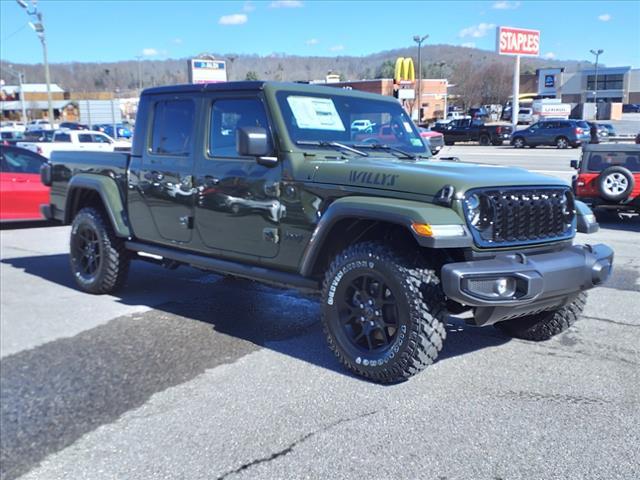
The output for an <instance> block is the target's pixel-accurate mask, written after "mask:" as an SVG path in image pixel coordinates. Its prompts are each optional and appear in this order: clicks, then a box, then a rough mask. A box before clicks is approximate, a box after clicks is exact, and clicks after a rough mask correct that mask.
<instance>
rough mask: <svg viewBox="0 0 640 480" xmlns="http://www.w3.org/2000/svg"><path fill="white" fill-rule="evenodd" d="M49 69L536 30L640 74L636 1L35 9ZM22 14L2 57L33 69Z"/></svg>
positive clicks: (563, 51)
mask: <svg viewBox="0 0 640 480" xmlns="http://www.w3.org/2000/svg"><path fill="white" fill-rule="evenodd" d="M38 5H39V8H40V10H41V11H42V12H43V14H44V23H45V26H46V29H47V39H48V43H49V59H50V61H51V62H70V61H90V62H100V61H115V60H126V59H134V58H135V57H136V56H137V55H141V56H143V57H145V58H148V59H163V58H182V57H188V56H191V55H196V54H198V53H202V52H219V53H243V54H259V55H269V54H271V53H288V54H297V55H322V56H324V55H329V56H332V55H333V56H335V55H366V54H369V53H374V52H379V51H382V50H389V49H392V48H398V47H404V46H409V45H411V44H412V41H411V38H412V36H413V35H415V34H418V33H419V34H427V33H428V34H429V36H430V37H429V39H428V43H431V44H434V43H440V44H452V45H469V46H476V47H478V48H483V49H487V50H491V49H493V48H494V46H495V25H506V26H515V27H523V28H531V29H538V30H541V55H542V56H547V57H549V58H558V59H574V60H585V59H589V58H590V57H591V55H590V54H589V53H588V52H589V49H592V48H602V49H604V51H605V53H604V54H603V55H602V57H601V61H602V62H603V63H605V64H607V65H609V66H622V65H631V66H634V67H640V29H639V28H638V25H640V1H606V2H605V1H566V2H563V1H553V2H545V1H461V2H453V1H451V2H437V1H430V2H426V1H423V2H402V1H393V2H392V1H365V0H360V1H340V2H338V1H319V0H317V1H297V0H292V1H271V0H270V1H265V2H261V1H247V2H245V1H239V2H204V1H202V2H192V1H186V0H184V1H168V0H166V1H151V0H149V1H122V0H121V1H94V0H84V1H56V0H41V1H40V2H39V3H38ZM27 21H28V18H27V15H26V14H25V11H24V10H23V9H22V8H20V6H19V5H18V4H17V3H16V2H15V1H12V0H0V57H1V58H2V59H4V60H8V61H12V62H23V63H39V62H40V61H41V58H42V51H41V48H40V43H39V41H38V39H37V37H36V35H35V34H34V32H33V31H32V30H31V29H30V28H29V27H28V25H27Z"/></svg>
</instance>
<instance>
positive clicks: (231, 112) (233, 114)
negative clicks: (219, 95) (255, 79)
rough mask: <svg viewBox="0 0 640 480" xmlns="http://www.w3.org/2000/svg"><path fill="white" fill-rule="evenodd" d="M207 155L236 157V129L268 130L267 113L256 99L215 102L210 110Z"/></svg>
mask: <svg viewBox="0 0 640 480" xmlns="http://www.w3.org/2000/svg"><path fill="white" fill-rule="evenodd" d="M210 125H211V131H210V132H209V155H210V156H212V157H238V152H237V151H236V129H238V128H241V127H261V128H266V129H267V130H268V129H269V122H268V120H267V112H266V111H265V109H264V105H263V104H262V102H261V101H260V100H258V99H257V98H237V99H228V100H217V101H215V102H214V103H213V107H212V108H211V123H210Z"/></svg>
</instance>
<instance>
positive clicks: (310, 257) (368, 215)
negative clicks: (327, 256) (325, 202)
mask: <svg viewBox="0 0 640 480" xmlns="http://www.w3.org/2000/svg"><path fill="white" fill-rule="evenodd" d="M347 218H353V219H354V220H377V221H383V222H388V223H394V224H397V225H400V226H403V227H405V228H407V229H408V230H409V232H411V234H412V235H413V237H414V238H415V239H416V242H417V243H418V244H419V245H420V246H421V247H428V248H462V247H470V246H472V245H473V238H472V236H471V235H470V233H469V232H468V230H467V227H466V226H465V225H464V222H463V221H462V219H461V218H460V217H459V216H458V214H457V213H456V212H455V211H454V210H452V209H451V208H447V207H442V206H439V205H434V204H430V203H426V202H417V201H413V200H398V199H390V198H381V197H362V196H353V197H345V198H341V199H338V200H336V201H335V202H333V203H332V204H331V205H330V206H329V208H327V210H326V211H325V212H324V213H323V214H322V217H321V218H320V221H319V222H318V223H317V225H316V228H315V230H314V231H313V234H312V235H311V239H310V240H309V243H308V244H307V247H306V248H305V251H304V253H303V255H302V260H301V261H300V269H299V271H300V274H301V275H302V276H305V277H307V276H310V275H311V273H312V272H313V268H314V266H315V263H316V261H317V259H318V256H319V255H320V252H321V251H322V247H323V245H324V243H325V240H326V239H327V236H328V235H329V233H330V232H331V229H332V228H333V226H334V225H335V224H336V223H337V222H339V221H340V220H344V219H347ZM414 223H429V224H430V225H462V226H463V228H464V230H465V236H462V237H450V238H435V237H422V236H419V235H417V234H416V233H415V232H414V231H413V230H412V229H411V225H412V224H414Z"/></svg>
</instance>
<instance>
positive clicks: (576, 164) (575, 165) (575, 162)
mask: <svg viewBox="0 0 640 480" xmlns="http://www.w3.org/2000/svg"><path fill="white" fill-rule="evenodd" d="M570 165H571V168H573V169H575V170H577V169H578V160H571V164H570Z"/></svg>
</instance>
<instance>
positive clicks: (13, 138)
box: [0, 130, 24, 145]
mask: <svg viewBox="0 0 640 480" xmlns="http://www.w3.org/2000/svg"><path fill="white" fill-rule="evenodd" d="M23 138H24V133H23V132H21V131H17V130H2V131H0V140H1V141H2V144H3V145H13V144H15V143H16V142H20V141H22V139H23Z"/></svg>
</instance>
